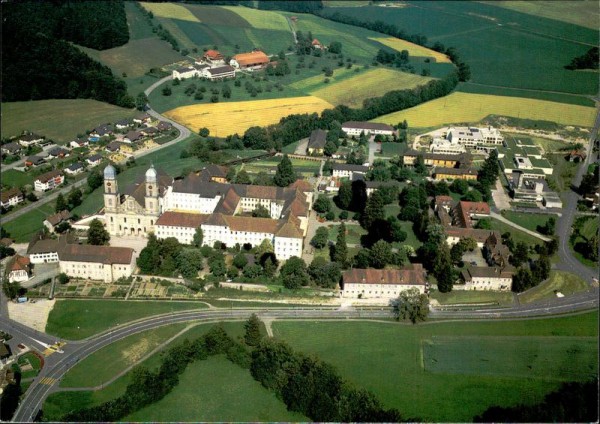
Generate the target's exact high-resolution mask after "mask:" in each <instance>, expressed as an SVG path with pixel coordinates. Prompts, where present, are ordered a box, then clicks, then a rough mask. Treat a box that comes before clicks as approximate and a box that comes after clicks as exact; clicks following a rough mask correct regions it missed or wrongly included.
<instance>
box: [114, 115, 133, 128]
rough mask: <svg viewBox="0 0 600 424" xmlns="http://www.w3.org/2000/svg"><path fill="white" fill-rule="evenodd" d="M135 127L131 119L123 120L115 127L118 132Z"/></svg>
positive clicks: (116, 123)
mask: <svg viewBox="0 0 600 424" xmlns="http://www.w3.org/2000/svg"><path fill="white" fill-rule="evenodd" d="M132 125H133V120H132V119H130V118H125V119H121V120H120V121H117V122H115V127H116V128H117V129H118V130H124V129H125V128H129V127H131V126H132Z"/></svg>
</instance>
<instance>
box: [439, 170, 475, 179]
mask: <svg viewBox="0 0 600 424" xmlns="http://www.w3.org/2000/svg"><path fill="white" fill-rule="evenodd" d="M433 177H434V178H435V179H436V180H467V181H476V180H477V170H476V169H473V168H444V167H436V168H435V169H434V171H433Z"/></svg>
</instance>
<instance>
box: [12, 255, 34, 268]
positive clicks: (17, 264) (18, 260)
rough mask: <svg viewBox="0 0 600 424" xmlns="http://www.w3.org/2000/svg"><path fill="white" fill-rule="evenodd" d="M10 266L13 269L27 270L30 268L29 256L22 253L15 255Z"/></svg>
mask: <svg viewBox="0 0 600 424" xmlns="http://www.w3.org/2000/svg"><path fill="white" fill-rule="evenodd" d="M11 262H12V263H11V264H10V266H9V268H10V270H11V271H27V270H28V269H29V264H30V262H29V258H27V257H25V256H21V255H15V257H14V258H13V259H12V260H11Z"/></svg>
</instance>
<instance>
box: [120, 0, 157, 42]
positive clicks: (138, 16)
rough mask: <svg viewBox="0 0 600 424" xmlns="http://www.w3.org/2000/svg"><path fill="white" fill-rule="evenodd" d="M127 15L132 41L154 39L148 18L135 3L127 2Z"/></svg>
mask: <svg viewBox="0 0 600 424" xmlns="http://www.w3.org/2000/svg"><path fill="white" fill-rule="evenodd" d="M125 15H127V27H128V28H129V40H130V41H131V40H140V39H142V38H150V37H154V33H153V32H152V28H151V27H150V25H148V22H147V21H146V17H145V16H144V14H143V13H142V11H141V10H140V9H139V8H138V6H137V5H136V4H135V3H134V2H129V1H128V2H125Z"/></svg>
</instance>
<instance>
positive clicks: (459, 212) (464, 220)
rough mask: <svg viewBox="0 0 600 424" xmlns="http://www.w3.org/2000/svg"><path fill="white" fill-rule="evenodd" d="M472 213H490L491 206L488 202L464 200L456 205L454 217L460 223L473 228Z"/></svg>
mask: <svg viewBox="0 0 600 424" xmlns="http://www.w3.org/2000/svg"><path fill="white" fill-rule="evenodd" d="M471 214H477V215H489V214H490V206H489V205H488V204H487V203H486V202H467V201H464V200H462V201H460V202H458V205H456V208H455V210H454V219H455V221H456V222H457V224H458V225H460V226H462V227H465V228H471V227H472V226H473V221H472V219H471Z"/></svg>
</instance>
